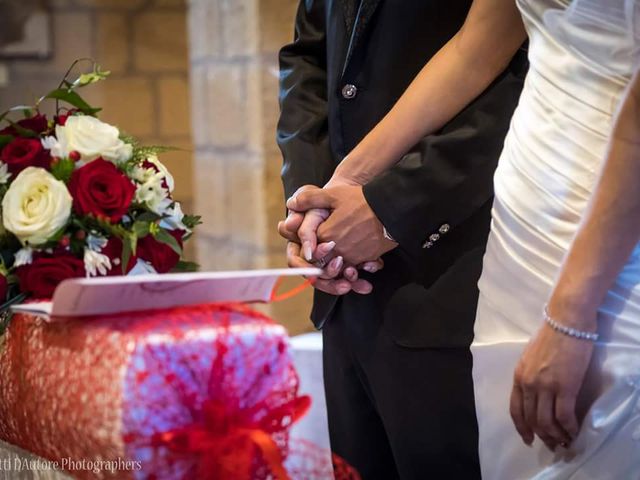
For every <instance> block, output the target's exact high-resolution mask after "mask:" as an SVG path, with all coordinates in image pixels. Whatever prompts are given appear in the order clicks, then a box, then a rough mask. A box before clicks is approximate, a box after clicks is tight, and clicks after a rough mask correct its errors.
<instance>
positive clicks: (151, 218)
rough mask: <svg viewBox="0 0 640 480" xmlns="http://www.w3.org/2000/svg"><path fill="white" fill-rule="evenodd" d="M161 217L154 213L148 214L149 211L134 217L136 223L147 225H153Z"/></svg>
mask: <svg viewBox="0 0 640 480" xmlns="http://www.w3.org/2000/svg"><path fill="white" fill-rule="evenodd" d="M161 218H162V217H161V216H160V215H158V214H157V213H155V212H150V211H148V210H147V211H145V212H143V213H141V214H140V215H138V216H136V221H137V222H148V223H154V222H156V221H158V220H160V219H161Z"/></svg>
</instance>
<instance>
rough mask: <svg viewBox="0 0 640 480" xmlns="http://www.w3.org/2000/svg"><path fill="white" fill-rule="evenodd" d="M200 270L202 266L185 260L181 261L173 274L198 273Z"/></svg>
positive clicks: (174, 268)
mask: <svg viewBox="0 0 640 480" xmlns="http://www.w3.org/2000/svg"><path fill="white" fill-rule="evenodd" d="M198 270H200V265H198V264H197V263H196V262H187V261H185V260H180V261H179V262H178V264H177V265H176V266H175V267H173V269H172V271H173V272H197V271H198Z"/></svg>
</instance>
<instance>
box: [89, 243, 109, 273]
mask: <svg viewBox="0 0 640 480" xmlns="http://www.w3.org/2000/svg"><path fill="white" fill-rule="evenodd" d="M84 269H85V271H86V272H87V277H97V276H98V274H100V275H103V276H104V275H106V274H107V273H108V272H109V270H111V260H110V259H109V257H107V256H106V255H103V254H102V253H98V252H94V251H93V250H91V249H89V248H85V249H84Z"/></svg>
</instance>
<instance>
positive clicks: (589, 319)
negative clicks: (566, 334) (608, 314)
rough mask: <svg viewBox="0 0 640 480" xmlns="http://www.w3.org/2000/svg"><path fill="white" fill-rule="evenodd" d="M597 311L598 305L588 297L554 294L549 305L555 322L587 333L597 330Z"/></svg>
mask: <svg viewBox="0 0 640 480" xmlns="http://www.w3.org/2000/svg"><path fill="white" fill-rule="evenodd" d="M597 311H598V307H597V305H594V304H593V302H592V301H590V300H589V299H588V298H587V296H586V295H581V296H573V295H562V294H560V293H556V292H554V293H553V294H552V295H551V297H550V299H549V303H548V304H547V312H548V313H549V316H550V317H552V318H553V319H554V320H555V321H557V322H559V323H561V324H562V325H565V326H567V327H571V328H577V329H580V330H585V331H596V330H597V327H598V322H597Z"/></svg>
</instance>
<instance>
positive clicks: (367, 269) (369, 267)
mask: <svg viewBox="0 0 640 480" xmlns="http://www.w3.org/2000/svg"><path fill="white" fill-rule="evenodd" d="M364 271H365V272H369V273H376V272H377V271H378V268H377V267H376V266H375V265H365V266H364Z"/></svg>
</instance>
